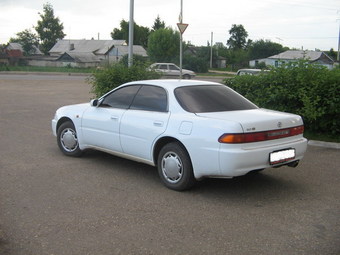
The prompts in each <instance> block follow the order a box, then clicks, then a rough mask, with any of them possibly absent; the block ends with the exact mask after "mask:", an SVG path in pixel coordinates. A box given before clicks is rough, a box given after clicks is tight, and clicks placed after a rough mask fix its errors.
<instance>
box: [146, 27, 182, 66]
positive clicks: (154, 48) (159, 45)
mask: <svg viewBox="0 0 340 255" xmlns="http://www.w3.org/2000/svg"><path fill="white" fill-rule="evenodd" d="M179 42H180V35H179V32H178V31H175V30H173V29H172V28H161V29H158V30H156V31H155V32H153V33H151V34H150V36H149V42H148V55H149V57H150V60H151V61H153V62H163V61H164V62H171V61H173V60H174V59H175V58H176V57H178V56H179Z"/></svg>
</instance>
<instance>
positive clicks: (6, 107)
mask: <svg viewBox="0 0 340 255" xmlns="http://www.w3.org/2000/svg"><path fill="white" fill-rule="evenodd" d="M89 91H90V85H89V84H87V83H86V82H85V80H84V77H78V76H37V75H1V74H0V142H1V143H0V192H1V193H0V254H1V255H8V254H10V255H14V254H15V255H17V254H20V255H31V254H32V255H45V254H46V255H47V254H48V255H51V254H54V255H62V254H71V255H74V254H79V255H85V254H91V255H92V254H94V255H95V254H99V255H106V254H231V255H233V254H235V255H239V254H241V255H247V254H249V255H250V254H251V255H254V254H261V255H263V254H268V255H269V254H270V255H272V254H285V255H287V254H298V255H303V254H306V255H307V254H308V255H315V254H320V255H330V254H334V255H338V254H340V199H339V198H340V185H339V182H340V169H339V165H340V150H336V149H327V148H322V147H312V146H309V147H308V151H307V153H306V156H305V158H304V160H303V161H302V162H301V164H300V165H299V166H298V167H297V168H288V167H283V168H279V169H268V170H266V171H264V172H263V173H261V174H258V175H249V176H245V177H240V178H234V179H229V180H222V179H218V180H216V179H210V180H205V181H202V182H200V183H199V185H197V186H196V187H195V188H194V189H192V190H190V191H187V192H175V191H171V190H169V189H167V188H165V187H164V186H163V185H162V184H161V183H160V181H159V179H158V175H157V171H156V169H154V168H152V167H150V166H146V165H143V164H139V163H135V162H131V161H128V160H124V159H120V158H117V157H114V156H111V155H107V154H105V153H100V152H93V151H91V152H88V153H86V154H85V155H84V156H83V157H82V158H71V157H66V156H63V155H62V153H61V152H60V151H59V149H58V147H57V143H56V139H55V137H54V136H53V135H52V133H51V127H50V120H51V119H52V117H53V115H54V111H55V109H56V108H58V107H60V106H62V105H65V104H72V103H80V102H84V101H89V100H90V98H91V97H92V95H91V94H90V93H89Z"/></svg>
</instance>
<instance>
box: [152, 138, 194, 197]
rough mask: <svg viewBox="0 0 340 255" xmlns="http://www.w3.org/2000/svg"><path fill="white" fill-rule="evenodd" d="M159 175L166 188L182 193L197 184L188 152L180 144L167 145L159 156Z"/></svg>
mask: <svg viewBox="0 0 340 255" xmlns="http://www.w3.org/2000/svg"><path fill="white" fill-rule="evenodd" d="M157 167H158V174H159V176H160V178H161V180H162V182H163V183H164V184H165V186H166V187H168V188H170V189H173V190H177V191H181V190H186V189H189V188H191V187H192V186H193V185H194V184H195V177H194V174H193V169H192V165H191V161H190V157H189V155H188V153H187V151H186V150H185V149H184V148H183V147H182V146H181V145H180V144H178V143H169V144H167V145H165V146H164V147H163V148H162V149H161V151H160V153H159V156H158V161H157Z"/></svg>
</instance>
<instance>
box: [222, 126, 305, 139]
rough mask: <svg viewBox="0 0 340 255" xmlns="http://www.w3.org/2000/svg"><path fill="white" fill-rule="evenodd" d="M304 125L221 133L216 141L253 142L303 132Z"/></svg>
mask: <svg viewBox="0 0 340 255" xmlns="http://www.w3.org/2000/svg"><path fill="white" fill-rule="evenodd" d="M303 131H304V126H303V125H302V126H297V127H292V128H285V129H277V130H270V131H263V132H253V133H242V134H223V135H222V136H221V137H220V138H219V139H218V141H219V142H220V143H254V142H262V141H268V140H275V139H280V138H285V137H289V136H295V135H300V134H303Z"/></svg>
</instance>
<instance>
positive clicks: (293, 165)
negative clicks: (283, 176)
mask: <svg viewBox="0 0 340 255" xmlns="http://www.w3.org/2000/svg"><path fill="white" fill-rule="evenodd" d="M299 162H300V160H296V161H293V162H291V163H289V164H287V166H289V167H297V166H298V165H299Z"/></svg>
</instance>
